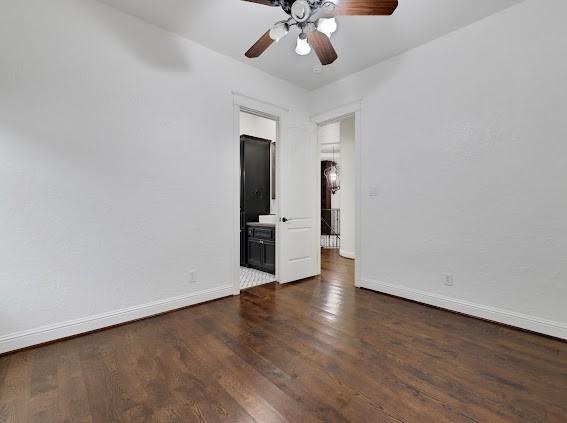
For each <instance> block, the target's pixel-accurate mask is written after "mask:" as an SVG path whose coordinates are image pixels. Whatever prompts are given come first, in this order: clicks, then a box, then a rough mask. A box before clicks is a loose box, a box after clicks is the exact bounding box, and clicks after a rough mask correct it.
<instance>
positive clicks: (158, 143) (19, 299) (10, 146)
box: [0, 0, 307, 352]
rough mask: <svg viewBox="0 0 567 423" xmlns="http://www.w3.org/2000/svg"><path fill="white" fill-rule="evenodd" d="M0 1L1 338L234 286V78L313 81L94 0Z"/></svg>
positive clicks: (190, 299) (90, 322) (294, 99)
mask: <svg viewBox="0 0 567 423" xmlns="http://www.w3.org/2000/svg"><path fill="white" fill-rule="evenodd" d="M0 10H1V11H2V12H1V13H0V234H1V236H0V352H4V351H7V350H9V349H14V348H19V347H24V346H26V345H30V344H33V343H37V342H43V341H46V340H50V339H55V338H58V337H61V336H66V335H70V334H73V333H78V332H81V331H84V330H89V329H95V328H98V327H102V326H105V325H108V324H113V323H118V322H120V321H125V320H129V319H132V318H137V317H141V316H144V315H148V314H152V313H155V312H159V311H164V310H167V309H171V308H176V307H180V306H183V305H187V304H191V303H194V302H196V301H202V300H205V299H210V298H214V297H218V296H222V295H228V294H231V293H232V274H233V272H232V270H233V269H232V267H231V266H233V257H234V254H233V251H232V250H233V243H232V242H230V241H228V242H227V237H229V238H228V239H230V237H231V234H232V233H233V220H234V219H233V218H232V216H228V215H227V210H232V209H233V201H234V198H233V197H234V191H233V187H234V185H233V177H234V175H235V172H236V171H237V170H236V169H235V168H234V166H235V164H234V158H233V152H234V145H233V144H234V134H233V128H234V126H233V99H232V94H231V90H236V91H239V92H242V93H245V94H247V95H250V96H254V97H257V98H261V99H264V100H266V101H269V102H272V103H278V104H281V105H283V106H286V107H288V108H290V109H291V110H292V114H293V115H294V116H296V117H297V119H304V120H306V116H307V114H306V112H305V104H306V102H307V100H306V99H307V93H306V92H305V91H303V90H302V89H299V88H296V87H294V86H292V85H290V84H288V83H286V82H283V81H281V80H278V79H276V78H273V77H270V76H268V75H266V74H264V73H262V72H260V71H257V70H255V69H253V68H251V67H249V66H247V65H245V64H241V63H239V62H237V61H234V60H231V59H228V58H226V57H224V56H222V55H219V54H217V53H214V52H212V51H210V50H208V49H206V48H204V47H202V46H200V45H198V44H195V43H191V42H188V41H186V40H183V39H181V38H179V37H176V36H173V35H171V34H169V33H166V32H164V31H162V30H159V29H157V28H156V27H153V26H151V25H149V24H147V23H144V22H142V21H139V20H136V19H133V18H130V17H128V16H126V15H123V14H121V13H119V12H117V11H115V10H114V9H111V8H109V7H107V6H104V5H102V4H100V3H97V2H94V1H90V0H52V1H49V2H46V1H41V0H26V1H9V0H0ZM192 271H196V274H195V276H196V282H195V283H190V279H191V277H190V276H191V272H192Z"/></svg>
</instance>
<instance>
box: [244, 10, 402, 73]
mask: <svg viewBox="0 0 567 423" xmlns="http://www.w3.org/2000/svg"><path fill="white" fill-rule="evenodd" d="M243 1H248V2H251V3H258V4H263V5H265V6H273V7H281V8H282V9H283V11H284V12H285V13H287V14H288V15H289V16H290V17H289V18H288V19H285V20H282V21H278V22H276V23H275V24H274V25H273V26H272V27H271V28H270V29H269V30H268V31H266V33H265V34H264V35H262V36H261V37H260V38H259V39H258V41H256V42H255V43H254V45H253V46H252V47H250V49H249V50H248V51H247V52H246V53H245V56H246V57H248V58H250V59H251V58H255V57H259V56H260V55H261V54H262V53H264V51H266V49H267V48H268V47H270V46H271V45H272V43H273V42H274V41H276V42H277V41H279V40H281V39H282V38H283V37H285V36H286V35H287V34H288V32H289V30H290V29H291V28H292V27H294V26H296V27H297V28H298V29H299V30H300V34H299V36H298V38H297V47H296V49H295V52H296V53H297V54H300V55H302V56H303V55H306V54H309V53H310V52H311V48H313V50H315V53H316V54H317V57H318V58H319V61H320V62H321V64H322V65H330V64H331V63H333V62H334V61H335V60H337V58H338V56H337V52H336V51H335V49H334V48H333V45H332V44H331V40H330V36H331V34H332V33H333V32H335V30H336V29H337V23H336V21H335V16H357V15H358V16H360V15H374V16H378V15H391V14H392V13H394V11H395V10H396V8H397V7H398V0H243Z"/></svg>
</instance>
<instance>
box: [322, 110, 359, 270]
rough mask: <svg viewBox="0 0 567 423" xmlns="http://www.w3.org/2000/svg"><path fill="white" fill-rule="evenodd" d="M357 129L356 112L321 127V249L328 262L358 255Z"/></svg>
mask: <svg viewBox="0 0 567 423" xmlns="http://www.w3.org/2000/svg"><path fill="white" fill-rule="evenodd" d="M355 128H356V125H355V114H350V115H346V116H343V117H341V118H338V119H336V120H332V121H330V122H325V123H323V124H321V125H319V127H318V139H319V146H320V162H321V172H320V180H321V196H320V197H321V252H322V256H323V257H325V259H326V261H327V265H329V263H334V262H337V263H338V262H339V261H341V260H342V262H343V263H344V259H348V260H355V259H356V258H357V257H356V217H357V216H356V208H357V207H356V191H357V183H356V174H357V171H356V165H357V160H356V134H355ZM339 258H340V259H339ZM331 259H332V260H331ZM352 267H354V266H352Z"/></svg>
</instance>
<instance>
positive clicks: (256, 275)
mask: <svg viewBox="0 0 567 423" xmlns="http://www.w3.org/2000/svg"><path fill="white" fill-rule="evenodd" d="M275 281H276V276H275V275H272V274H270V273H264V272H261V271H259V270H256V269H250V268H248V267H241V268H240V289H246V288H252V287H253V286H258V285H264V284H266V283H270V282H275Z"/></svg>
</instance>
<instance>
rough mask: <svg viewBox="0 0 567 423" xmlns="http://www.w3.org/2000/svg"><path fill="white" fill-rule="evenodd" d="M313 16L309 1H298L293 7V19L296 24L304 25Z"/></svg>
mask: <svg viewBox="0 0 567 423" xmlns="http://www.w3.org/2000/svg"><path fill="white" fill-rule="evenodd" d="M310 16H311V5H310V4H309V2H308V1H307V0H296V1H295V2H294V3H293V5H292V6H291V17H292V18H293V19H295V21H296V22H299V23H302V22H305V21H307V20H308V19H309V17H310Z"/></svg>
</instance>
